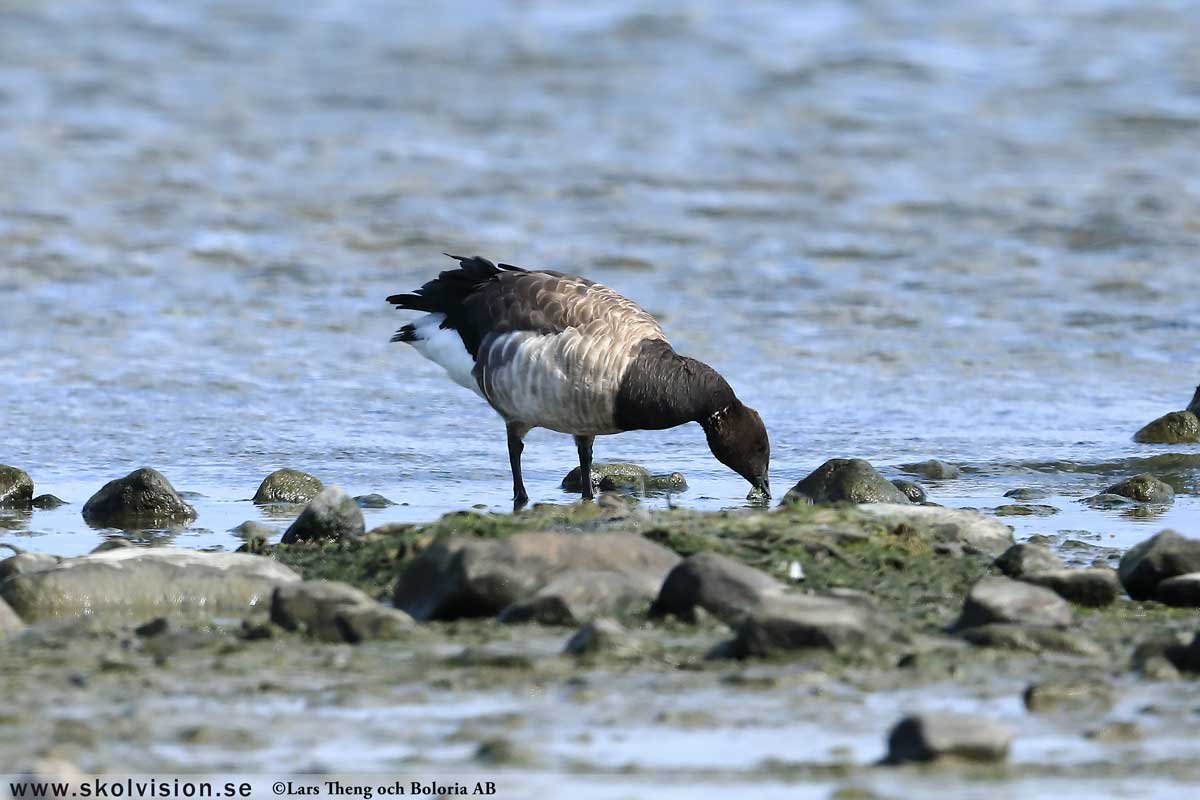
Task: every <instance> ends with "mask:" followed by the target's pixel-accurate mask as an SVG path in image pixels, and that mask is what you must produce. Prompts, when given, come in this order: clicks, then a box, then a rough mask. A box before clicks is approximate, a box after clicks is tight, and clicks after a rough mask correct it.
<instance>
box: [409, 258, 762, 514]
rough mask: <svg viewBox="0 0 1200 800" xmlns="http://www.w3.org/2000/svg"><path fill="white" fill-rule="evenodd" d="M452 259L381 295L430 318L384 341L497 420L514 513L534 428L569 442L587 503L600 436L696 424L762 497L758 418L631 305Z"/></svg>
mask: <svg viewBox="0 0 1200 800" xmlns="http://www.w3.org/2000/svg"><path fill="white" fill-rule="evenodd" d="M450 257H451V258H453V259H455V260H457V261H458V262H459V266H458V268H456V269H451V270H447V271H445V272H443V273H441V274H440V275H438V277H437V278H436V279H434V280H431V281H429V282H428V283H426V284H425V285H424V286H422V287H421V288H420V289H417V290H416V291H414V292H412V293H409V294H395V295H392V296H391V297H389V298H388V302H389V303H393V304H395V305H396V307H397V308H401V309H405V310H411V311H425V312H428V313H427V314H426V316H423V317H421V318H420V319H418V320H416V321H415V322H412V323H410V324H408V325H405V326H404V327H402V328H401V329H400V330H399V331H397V332H396V335H395V336H393V337H392V341H393V342H408V343H409V344H411V345H412V346H413V347H415V348H416V349H417V351H418V352H419V353H421V355H423V356H425V357H426V358H428V359H429V360H430V361H433V362H434V363H436V364H438V365H440V366H441V367H443V368H444V369H445V370H446V372H448V373H449V374H450V377H451V378H452V379H453V380H454V381H455V382H456V383H458V384H460V385H462V386H465V387H467V388H468V389H471V390H472V391H474V392H476V393H477V394H479V395H480V396H481V397H483V399H485V400H487V402H488V403H489V404H491V406H492V408H494V409H495V410H496V411H497V413H499V414H500V416H501V417H502V418H503V419H504V421H505V423H506V424H507V426H508V457H509V461H510V463H511V466H512V476H513V499H514V500H515V501H516V502H517V503H518V504H523V503H525V502H527V501H528V499H529V496H528V494H527V493H526V491H525V484H524V482H523V481H522V480H521V451H522V450H523V449H524V443H523V440H524V438H525V434H527V433H528V432H529V431H530V429H532V428H549V429H550V430H553V431H558V432H559V433H567V434H570V435H572V436H574V437H575V446H576V448H577V449H578V451H579V466H580V470H581V472H582V474H581V476H580V477H581V479H582V482H583V496H584V498H590V497H591V496H592V482H591V464H592V443H593V441H594V440H595V438H596V437H597V436H602V435H605V434H612V433H621V432H622V431H632V430H661V429H663V428H673V427H675V426H676V425H682V424H684V423H686V422H698V423H700V426H701V427H702V428H704V434H705V436H706V437H707V438H708V446H709V448H710V449H711V450H712V452H713V455H714V456H716V457H717V460H718V461H720V462H721V463H722V464H724V465H725V466H727V467H729V468H730V469H732V470H733V471H734V472H736V473H737V474H739V475H741V476H742V477H743V478H745V479H746V480H747V481H749V482H750V484H751V485H752V486H753V487H754V488H755V489H756V490H757V491H758V492H761V493H763V494H766V495H767V496H769V495H770V485H769V483H768V480H767V467H768V464H769V462H770V457H771V447H770V443H769V442H768V440H767V431H766V428H764V427H763V423H762V419H761V418H760V417H759V416H758V412H756V411H755V410H754V409H752V408H749V407H748V406H745V405H743V404H742V403H741V401H739V400H738V399H737V396H736V395H735V394H734V393H733V389H731V388H730V387H729V384H728V383H727V382H726V381H725V379H724V378H722V377H721V376H720V375H719V374H718V373H717V371H716V370H714V369H713V368H712V367H710V366H708V365H707V364H703V363H701V362H699V361H696V360H695V359H692V358H687V357H685V356H681V355H679V354H677V353H676V352H675V351H674V349H672V347H671V344H670V342H668V341H667V337H666V336H665V335H664V334H663V332H662V328H660V327H659V326H658V322H656V321H655V319H654V317H652V316H650V315H649V314H648V313H646V311H644V310H643V309H642V308H641V307H640V306H638V305H637V304H636V303H634V302H633V301H632V300H628V299H626V298H624V297H622V296H621V295H619V294H617V293H616V292H614V291H613V290H612V289H609V288H608V287H607V286H602V285H600V284H598V283H594V282H593V281H589V280H587V279H586V278H580V277H577V276H575V275H564V274H562V273H560V272H551V271H548V270H546V271H543V270H526V269H522V268H520V267H514V266H511V265H509V264H499V265H497V264H493V263H492V262H491V261H488V260H487V259H486V258H479V257H474V258H463V257H460V256H450Z"/></svg>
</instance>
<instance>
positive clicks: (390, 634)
mask: <svg viewBox="0 0 1200 800" xmlns="http://www.w3.org/2000/svg"><path fill="white" fill-rule="evenodd" d="M271 621H272V622H274V623H275V624H276V625H278V626H280V627H281V628H284V629H286V630H289V631H299V632H301V633H307V634H308V635H310V636H314V637H316V638H318V639H321V640H323V641H326V642H343V641H344V642H351V643H357V642H361V641H367V640H373V639H390V638H395V637H396V636H397V635H398V634H399V633H400V632H402V631H405V630H407V629H408V628H410V627H411V626H412V617H410V616H408V615H407V614H405V613H404V612H402V611H397V610H396V609H394V608H387V607H386V606H382V605H380V604H379V603H376V602H375V601H374V600H372V599H371V598H370V597H369V596H368V595H367V594H366V593H365V592H362V591H360V590H359V589H356V588H354V587H353V586H350V585H349V584H345V583H338V582H336V581H303V582H295V583H287V584H282V585H280V586H278V587H277V588H276V589H275V593H274V594H273V595H272V597H271Z"/></svg>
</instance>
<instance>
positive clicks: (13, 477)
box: [0, 464, 33, 508]
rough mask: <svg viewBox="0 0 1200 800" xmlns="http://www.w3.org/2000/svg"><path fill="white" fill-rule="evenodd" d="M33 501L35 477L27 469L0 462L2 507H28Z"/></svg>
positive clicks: (0, 504) (0, 499) (0, 498)
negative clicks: (31, 476) (30, 475)
mask: <svg viewBox="0 0 1200 800" xmlns="http://www.w3.org/2000/svg"><path fill="white" fill-rule="evenodd" d="M32 502H33V479H32V478H30V477H29V475H28V473H26V472H25V470H21V469H17V468H16V467H10V466H7V465H5V464H0V507H16V508H28V507H29V506H30V504H31V503H32Z"/></svg>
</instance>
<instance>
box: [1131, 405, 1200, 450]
mask: <svg viewBox="0 0 1200 800" xmlns="http://www.w3.org/2000/svg"><path fill="white" fill-rule="evenodd" d="M1198 415H1200V408H1197V409H1190V410H1188V411H1172V412H1171V413H1169V414H1164V415H1163V416H1161V417H1159V418H1158V419H1156V420H1154V421H1153V422H1150V423H1147V424H1146V425H1145V426H1144V427H1143V428H1142V429H1141V430H1139V431H1138V432H1137V433H1135V434H1134V435H1133V440H1134V441H1135V442H1138V443H1140V444H1195V443H1197V442H1200V416H1198Z"/></svg>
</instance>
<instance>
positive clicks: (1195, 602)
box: [1154, 572, 1200, 608]
mask: <svg viewBox="0 0 1200 800" xmlns="http://www.w3.org/2000/svg"><path fill="white" fill-rule="evenodd" d="M1154 599H1155V600H1157V601H1158V602H1160V603H1164V604H1166V605H1168V606H1174V607H1176V608H1200V572H1189V573H1187V574H1186V575H1176V576H1175V577H1173V578H1167V579H1166V580H1164V581H1162V582H1161V583H1159V584H1158V586H1156V587H1155V589H1154Z"/></svg>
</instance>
